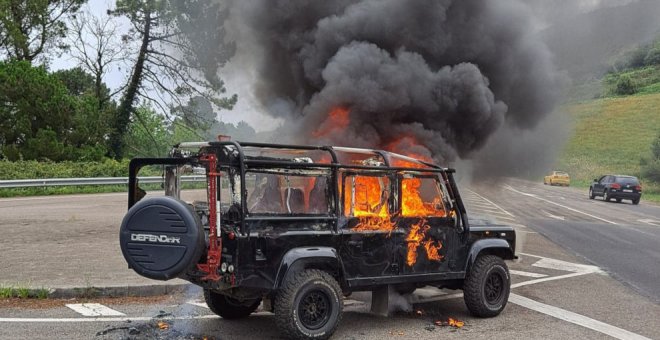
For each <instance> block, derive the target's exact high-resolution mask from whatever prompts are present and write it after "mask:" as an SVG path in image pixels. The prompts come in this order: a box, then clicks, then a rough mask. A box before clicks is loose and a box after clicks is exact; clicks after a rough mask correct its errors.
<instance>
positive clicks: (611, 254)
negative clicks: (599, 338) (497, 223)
mask: <svg viewBox="0 0 660 340" xmlns="http://www.w3.org/2000/svg"><path fill="white" fill-rule="evenodd" d="M473 190H474V191H476V192H478V193H479V194H481V195H482V196H484V197H486V198H488V199H489V200H491V201H492V202H493V203H495V204H497V205H498V206H499V207H501V208H502V209H504V210H506V211H507V212H509V213H510V214H512V215H513V216H515V219H516V220H517V222H518V223H522V224H524V225H526V226H529V228H531V229H532V230H535V231H538V232H539V233H541V234H542V235H544V236H546V237H548V238H549V239H550V240H552V241H553V242H554V243H556V244H557V245H559V246H561V247H563V248H565V249H566V250H568V251H569V252H571V253H573V254H577V255H579V256H580V257H582V258H584V259H586V260H587V261H588V262H590V263H592V264H594V265H597V266H599V267H601V268H602V269H604V270H605V271H607V272H608V273H610V274H611V275H612V276H614V277H615V278H617V279H619V280H620V281H622V282H624V283H625V284H627V285H629V286H630V287H632V288H633V289H635V290H636V291H637V292H639V293H640V294H642V295H644V296H647V297H649V298H650V299H652V300H653V301H655V302H656V303H660V206H658V205H655V204H651V203H648V202H644V201H642V202H641V203H640V205H632V204H631V203H630V202H629V201H624V202H623V203H614V202H605V201H603V200H601V199H598V198H597V199H595V200H590V199H589V198H588V197H587V190H583V189H575V188H567V187H551V186H544V185H542V184H541V183H534V182H529V181H523V180H517V179H509V180H506V181H504V182H502V183H498V184H497V185H494V186H493V185H492V184H488V185H483V184H480V185H475V186H474V188H473Z"/></svg>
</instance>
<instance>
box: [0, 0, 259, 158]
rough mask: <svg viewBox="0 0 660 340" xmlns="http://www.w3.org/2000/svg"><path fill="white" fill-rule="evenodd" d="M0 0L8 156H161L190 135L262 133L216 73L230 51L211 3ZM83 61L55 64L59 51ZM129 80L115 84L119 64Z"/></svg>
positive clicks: (0, 101) (0, 106)
mask: <svg viewBox="0 0 660 340" xmlns="http://www.w3.org/2000/svg"><path fill="white" fill-rule="evenodd" d="M86 2H87V0H0V159H6V160H11V161H14V160H51V161H65V160H85V161H90V160H101V159H103V158H108V157H110V158H115V159H122V158H127V157H134V156H163V155H165V154H166V153H167V151H168V147H169V146H171V145H173V144H175V143H177V142H180V141H183V140H202V139H213V138H214V136H215V135H217V134H228V135H232V137H235V138H237V139H238V138H241V139H252V138H254V134H255V131H254V129H252V128H251V127H250V126H249V125H247V124H246V123H244V122H241V123H239V124H238V125H234V124H228V123H223V122H220V121H218V120H217V113H218V112H219V111H220V110H231V109H232V107H233V106H234V105H235V103H236V101H237V96H236V95H230V94H227V92H226V89H225V86H224V82H223V81H222V79H220V78H219V77H218V70H219V69H220V68H221V67H223V66H224V65H225V63H226V62H227V61H228V60H229V59H230V58H231V56H232V55H233V54H234V51H235V46H234V44H232V43H231V42H227V41H226V32H225V31H224V29H223V28H222V27H223V25H222V22H223V20H225V18H226V16H227V11H226V10H224V9H223V8H222V5H221V4H220V3H219V2H217V1H214V0H116V2H115V4H114V6H113V8H112V9H111V10H108V11H107V13H104V14H103V15H98V14H93V13H91V12H90V10H89V8H88V6H86ZM62 55H65V56H68V57H70V58H71V60H73V61H74V62H75V67H73V68H70V69H65V70H57V71H52V70H51V68H50V65H51V63H52V61H53V59H55V58H57V57H59V56H62ZM118 69H121V70H122V71H123V73H125V76H126V79H125V81H124V82H123V83H122V84H121V85H119V86H117V87H116V88H114V89H113V88H109V87H108V85H107V84H106V79H107V77H108V75H109V74H110V72H111V71H113V70H114V72H115V73H116V72H117V70H118Z"/></svg>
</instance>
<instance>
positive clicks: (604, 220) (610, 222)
mask: <svg viewBox="0 0 660 340" xmlns="http://www.w3.org/2000/svg"><path fill="white" fill-rule="evenodd" d="M504 188H505V189H507V190H510V191H513V192H516V193H518V194H521V195H523V196H527V197H532V198H536V199H537V200H541V201H543V202H547V203H550V204H554V205H556V206H558V207H562V208H564V209H568V210H570V211H573V212H576V213H579V214H582V215H585V216H589V217H591V218H595V219H597V220H599V221H603V222H605V223H609V224H614V225H619V224H618V223H616V222H612V221H610V220H606V219H604V218H601V217H598V216H595V215H592V214H589V213H586V212H584V211H580V210H577V209H574V208H571V207H567V206H565V205H563V204H559V203H556V202H553V201H550V200H547V199H545V198H543V197H539V196H537V195H535V194H529V193H526V192H522V191H518V190H516V189H514V188H512V187H511V186H510V185H505V186H504Z"/></svg>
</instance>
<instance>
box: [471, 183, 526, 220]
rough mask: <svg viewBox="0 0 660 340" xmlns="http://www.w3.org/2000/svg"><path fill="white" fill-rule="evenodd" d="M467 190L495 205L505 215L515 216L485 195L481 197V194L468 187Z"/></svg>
mask: <svg viewBox="0 0 660 340" xmlns="http://www.w3.org/2000/svg"><path fill="white" fill-rule="evenodd" d="M468 191H469V192H471V193H472V194H474V195H476V196H477V197H479V198H481V199H482V200H484V201H486V202H488V203H490V204H492V205H494V206H495V207H497V209H500V210H501V211H502V212H504V213H505V214H507V215H509V216H511V217H515V216H514V215H513V214H512V213H510V212H508V211H506V210H504V209H502V207H500V206H499V205H497V204H495V203H493V202H491V201H490V200H489V199H487V198H486V197H483V196H481V195H479V194H477V193H476V192H474V191H472V190H470V189H468Z"/></svg>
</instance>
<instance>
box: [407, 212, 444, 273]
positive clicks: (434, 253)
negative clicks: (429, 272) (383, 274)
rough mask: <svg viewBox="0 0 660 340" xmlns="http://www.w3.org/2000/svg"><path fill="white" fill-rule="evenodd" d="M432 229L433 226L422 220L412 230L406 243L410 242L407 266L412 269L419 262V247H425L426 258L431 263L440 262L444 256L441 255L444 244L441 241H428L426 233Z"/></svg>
mask: <svg viewBox="0 0 660 340" xmlns="http://www.w3.org/2000/svg"><path fill="white" fill-rule="evenodd" d="M429 229H431V226H429V225H428V224H426V220H424V219H422V220H421V221H419V222H418V223H417V224H414V225H413V226H412V227H411V228H410V232H409V233H408V237H406V242H408V253H407V254H406V264H407V265H408V266H409V267H412V266H413V265H415V263H416V262H417V256H418V251H417V249H418V248H419V246H420V245H421V246H423V247H424V249H425V250H426V258H427V259H429V260H431V261H440V260H442V259H443V258H444V256H442V255H440V249H442V243H441V242H440V241H433V240H429V239H427V235H426V232H427V231H428V230H429Z"/></svg>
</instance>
